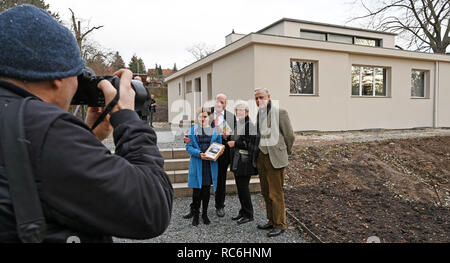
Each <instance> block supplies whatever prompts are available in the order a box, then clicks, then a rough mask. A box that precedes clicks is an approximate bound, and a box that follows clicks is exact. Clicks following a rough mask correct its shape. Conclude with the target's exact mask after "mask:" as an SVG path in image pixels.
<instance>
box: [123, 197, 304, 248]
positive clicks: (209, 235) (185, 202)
mask: <svg viewBox="0 0 450 263" xmlns="http://www.w3.org/2000/svg"><path fill="white" fill-rule="evenodd" d="M191 200H192V199H191V198H177V199H175V200H174V206H173V211H172V221H171V223H170V225H169V227H168V229H167V230H166V232H165V233H164V234H163V235H161V236H159V237H157V238H154V239H150V240H141V241H137V240H129V239H114V242H117V243H138V242H139V243H140V242H143V243H305V242H310V241H308V239H307V237H306V236H305V235H304V234H303V233H302V232H300V231H299V230H298V229H297V228H296V227H295V223H294V222H293V221H291V220H290V219H289V217H288V229H287V231H286V232H285V233H284V234H282V235H280V236H278V237H274V238H268V237H267V236H266V234H267V232H268V231H266V230H258V229H257V228H256V226H257V224H263V223H266V222H267V220H266V215H265V206H264V200H263V198H262V196H261V195H260V194H256V195H253V196H252V201H253V209H254V210H255V215H254V216H255V221H253V222H249V223H247V224H244V225H237V224H236V222H234V221H232V220H231V217H232V216H235V215H237V213H238V211H239V200H238V198H237V196H236V195H232V196H227V199H226V208H225V213H226V214H225V217H223V218H219V217H217V215H216V212H215V211H216V210H215V208H214V196H211V201H210V202H209V210H208V217H209V219H210V220H211V224H210V225H204V224H203V222H202V220H201V218H200V224H199V225H198V226H197V227H194V226H192V225H191V220H188V219H183V218H182V216H183V215H184V214H186V213H187V212H188V207H189V204H190V203H191Z"/></svg>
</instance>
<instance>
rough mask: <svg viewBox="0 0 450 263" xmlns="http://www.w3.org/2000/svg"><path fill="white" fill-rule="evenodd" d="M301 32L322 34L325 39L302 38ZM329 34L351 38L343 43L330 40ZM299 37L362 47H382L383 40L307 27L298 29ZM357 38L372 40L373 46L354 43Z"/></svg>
mask: <svg viewBox="0 0 450 263" xmlns="http://www.w3.org/2000/svg"><path fill="white" fill-rule="evenodd" d="M302 33H310V34H318V35H324V36H325V40H319V39H312V38H304V37H302ZM330 35H335V36H342V37H351V38H352V43H344V42H339V41H331V40H330ZM300 38H301V39H306V40H313V41H324V42H330V43H338V44H346V45H357V46H364V47H382V44H383V40H382V39H378V38H370V37H363V36H358V35H347V34H340V33H333V32H326V31H316V30H308V29H306V30H302V29H300ZM357 39H362V40H373V41H375V46H371V45H362V44H356V40H357Z"/></svg>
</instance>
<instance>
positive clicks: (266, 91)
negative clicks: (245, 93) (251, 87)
mask: <svg viewBox="0 0 450 263" xmlns="http://www.w3.org/2000/svg"><path fill="white" fill-rule="evenodd" d="M261 90H263V91H264V92H265V93H266V94H267V95H270V92H269V89H267V88H256V89H255V93H256V92H258V91H261Z"/></svg>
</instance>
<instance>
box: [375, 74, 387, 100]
mask: <svg viewBox="0 0 450 263" xmlns="http://www.w3.org/2000/svg"><path fill="white" fill-rule="evenodd" d="M375 95H376V96H386V69H384V68H375Z"/></svg>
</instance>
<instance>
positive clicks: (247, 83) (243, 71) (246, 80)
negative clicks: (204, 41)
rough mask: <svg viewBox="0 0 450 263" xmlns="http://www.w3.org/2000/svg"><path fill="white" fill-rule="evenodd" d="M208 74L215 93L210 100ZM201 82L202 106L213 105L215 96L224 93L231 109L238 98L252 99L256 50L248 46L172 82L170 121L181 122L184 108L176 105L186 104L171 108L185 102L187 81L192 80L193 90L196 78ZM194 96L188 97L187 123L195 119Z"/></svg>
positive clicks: (169, 87) (187, 95)
mask: <svg viewBox="0 0 450 263" xmlns="http://www.w3.org/2000/svg"><path fill="white" fill-rule="evenodd" d="M208 74H211V84H212V94H211V96H210V97H211V98H212V100H211V101H208V94H207V93H208ZM197 78H200V79H201V83H202V84H201V86H202V94H201V96H202V106H212V105H213V104H214V101H215V97H216V95H217V94H219V93H225V94H226V95H227V96H228V99H229V101H230V105H229V106H230V107H229V108H230V109H231V110H232V107H233V105H232V101H233V100H235V99H239V98H240V97H241V96H246V97H251V96H253V87H254V84H253V83H254V47H253V46H249V47H246V48H243V49H241V50H238V51H236V52H233V53H231V54H229V55H228V56H226V57H223V58H222V59H219V60H216V61H214V62H212V63H211V64H209V65H207V66H205V67H202V68H200V69H197V70H195V71H192V72H190V73H188V74H185V75H183V76H180V77H178V78H176V79H172V80H170V81H169V82H168V90H169V92H168V93H169V95H168V97H169V121H170V122H179V120H180V119H181V115H183V109H182V107H180V106H177V105H184V104H183V103H182V102H178V103H177V105H175V106H171V105H172V103H173V102H175V101H177V100H179V101H180V100H183V89H184V88H185V86H186V83H187V82H188V81H192V83H193V84H192V85H193V91H194V83H195V79H197ZM178 84H180V85H181V86H182V92H181V96H179V94H178ZM194 97H195V93H194V92H192V93H191V94H186V105H185V111H186V115H188V116H187V119H188V120H192V116H193V115H194V112H195V110H196V106H197V105H195V103H194V101H195V99H194Z"/></svg>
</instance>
